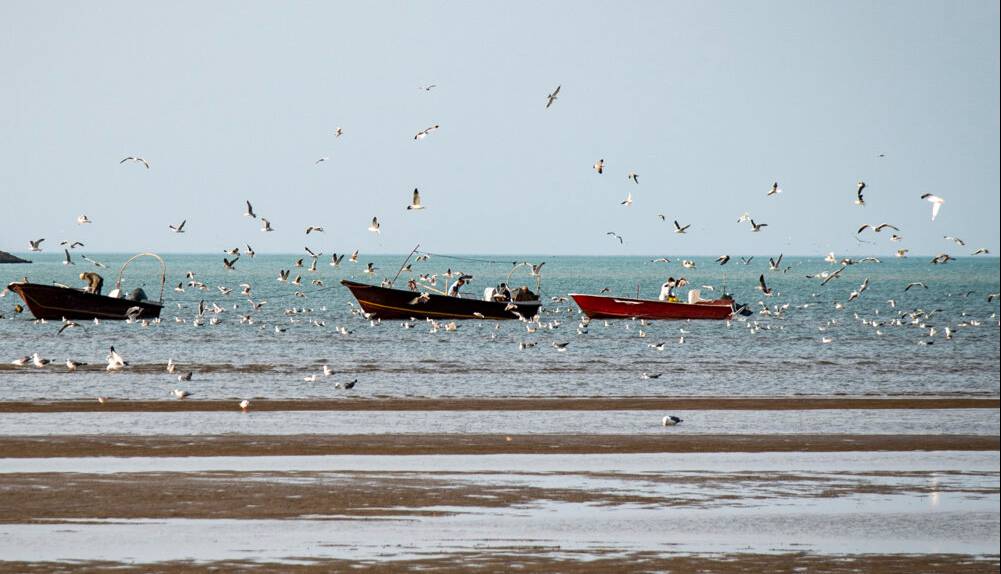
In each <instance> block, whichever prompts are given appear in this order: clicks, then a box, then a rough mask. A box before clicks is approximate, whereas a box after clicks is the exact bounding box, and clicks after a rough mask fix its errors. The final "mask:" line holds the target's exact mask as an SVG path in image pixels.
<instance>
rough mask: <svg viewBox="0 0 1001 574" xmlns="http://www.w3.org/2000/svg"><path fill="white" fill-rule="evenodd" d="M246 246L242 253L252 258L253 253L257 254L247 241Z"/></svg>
mask: <svg viewBox="0 0 1001 574" xmlns="http://www.w3.org/2000/svg"><path fill="white" fill-rule="evenodd" d="M246 247H247V248H246V249H245V250H244V251H243V254H244V255H246V256H247V257H250V258H251V259H253V258H254V255H257V252H255V251H254V248H253V247H251V246H250V244H249V243H248V244H247V245H246Z"/></svg>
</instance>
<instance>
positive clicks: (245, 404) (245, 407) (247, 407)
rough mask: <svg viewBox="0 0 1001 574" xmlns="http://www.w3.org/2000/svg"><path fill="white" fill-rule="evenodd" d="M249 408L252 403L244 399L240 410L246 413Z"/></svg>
mask: <svg viewBox="0 0 1001 574" xmlns="http://www.w3.org/2000/svg"><path fill="white" fill-rule="evenodd" d="M249 408H250V401H248V400H247V399H243V400H242V401H240V410H242V411H244V412H246V411H247V409H249Z"/></svg>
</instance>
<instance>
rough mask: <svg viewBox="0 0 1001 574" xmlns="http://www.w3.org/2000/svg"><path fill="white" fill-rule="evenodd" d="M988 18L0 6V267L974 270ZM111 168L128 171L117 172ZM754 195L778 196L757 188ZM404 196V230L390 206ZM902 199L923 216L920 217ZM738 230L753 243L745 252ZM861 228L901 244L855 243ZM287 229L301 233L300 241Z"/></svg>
mask: <svg viewBox="0 0 1001 574" xmlns="http://www.w3.org/2000/svg"><path fill="white" fill-rule="evenodd" d="M998 12H999V10H998V3H997V2H996V1H983V2H975V1H970V2H911V1H906V2H871V1H864V2H833V1H832V2H801V1H789V2H702V1H700V2H661V1H651V2H621V3H620V2H615V3H611V2H609V3H605V2H600V3H599V2H577V1H574V2H476V3H473V2H423V1H408V2H402V1H401V2H378V3H377V2H247V1H239V2H161V3H148V2H80V3H72V2H13V1H9V0H2V1H0V69H2V70H3V75H4V79H3V82H2V84H0V132H2V134H3V137H0V193H2V197H3V201H2V206H0V249H8V250H13V251H24V250H26V248H27V241H28V239H35V238H39V237H46V238H47V241H46V243H45V244H44V246H45V247H46V248H47V249H46V250H47V251H50V252H51V251H58V242H59V241H60V240H61V239H79V240H81V241H84V242H86V243H87V248H88V251H92V252H98V251H138V250H142V249H154V250H158V251H162V252H178V251H200V252H216V251H220V250H222V249H224V248H226V247H232V246H237V245H240V246H241V247H242V245H243V244H244V243H247V242H249V243H250V244H251V245H253V247H254V248H255V249H257V250H258V251H261V252H274V251H291V252H298V251H301V250H302V247H303V246H304V245H307V244H308V245H310V246H312V247H314V248H316V249H322V250H323V251H325V252H328V253H329V252H331V251H338V252H341V251H349V250H352V249H355V248H360V249H362V250H363V251H365V252H369V253H374V252H407V251H409V250H410V248H412V247H413V245H414V244H415V243H417V242H418V241H420V242H421V243H422V244H423V245H424V247H425V248H426V249H428V250H430V251H437V252H465V253H567V254H571V253H572V254H613V253H629V254H664V255H670V254H706V255H718V254H721V253H733V254H736V253H761V254H776V253H778V252H785V253H787V254H814V253H816V254H820V253H826V252H827V251H829V250H835V251H837V252H838V253H839V254H840V253H849V252H851V253H877V254H889V253H892V252H893V250H894V249H895V248H897V247H907V248H910V249H911V250H912V252H913V253H915V254H917V253H938V252H942V251H948V252H949V253H952V254H954V255H960V254H969V252H972V251H973V249H975V248H977V247H981V246H983V247H988V248H990V249H991V250H992V252H995V253H996V252H997V251H998V248H999V200H998V195H999V160H998V157H999V72H998V69H999V57H998V46H999V32H998V18H999V13H998ZM428 83H434V84H437V86H438V87H437V88H435V89H434V90H432V91H431V92H424V91H421V90H419V89H418V86H420V85H421V84H428ZM558 84H562V86H563V89H562V92H561V93H560V99H559V100H558V101H557V102H556V103H555V104H554V105H553V107H552V108H550V109H548V110H547V109H545V103H546V94H547V93H549V92H550V91H551V90H553V89H554V88H555V87H556V86H557V85H558ZM432 124H440V125H441V129H440V130H438V131H437V132H436V133H433V134H431V135H430V136H429V137H427V138H426V139H424V140H423V141H420V142H415V141H414V140H413V136H414V134H415V133H417V131H418V130H421V129H423V128H425V127H427V126H430V125H432ZM338 126H340V127H342V128H343V129H344V135H343V137H340V138H336V139H335V137H334V129H335V128H336V127H338ZM881 153H882V154H886V157H885V158H880V157H878V156H879V154H881ZM130 154H140V155H142V156H143V157H145V158H147V159H148V160H149V161H150V163H151V164H152V169H150V170H148V171H147V170H145V169H143V168H142V167H141V166H139V165H137V164H125V165H119V163H118V162H119V160H120V159H121V158H123V157H125V156H127V155H130ZM322 156H329V157H330V161H328V162H325V163H322V164H320V165H314V162H315V160H316V159H318V158H320V157H322ZM599 158H604V159H605V161H606V171H605V174H604V175H598V174H596V173H595V171H594V170H593V169H592V167H591V166H592V164H593V163H594V162H595V161H597V160H598V159H599ZM629 171H635V172H637V173H638V174H639V182H640V183H639V185H636V184H634V183H632V182H631V181H628V180H627V179H626V174H627V173H628V172H629ZM859 179H863V180H865V181H866V182H867V184H868V188H867V190H866V202H867V205H866V207H864V208H861V207H858V206H856V205H854V204H853V199H854V192H855V183H856V181H858V180H859ZM773 181H778V182H779V184H780V186H781V187H782V189H783V190H784V192H783V193H782V194H781V195H779V196H777V197H766V196H765V194H766V192H767V191H768V189H769V188H770V186H771V184H772V182H773ZM414 187H419V188H420V189H421V192H422V195H423V196H424V202H425V204H426V205H427V209H426V210H424V211H422V212H407V211H406V210H405V209H404V208H405V206H406V205H407V203H408V202H409V199H410V193H411V191H412V190H413V188H414ZM630 191H631V192H632V193H633V197H634V200H635V203H634V204H633V206H632V207H628V208H627V207H623V206H620V205H619V202H620V201H622V200H623V199H624V198H625V196H626V194H627V193H628V192H630ZM926 192H932V193H936V194H938V195H941V196H942V197H944V198H945V199H946V204H945V205H944V206H943V208H942V213H941V215H940V217H939V218H938V220H937V221H935V222H934V223H931V222H930V221H929V219H930V211H931V210H930V205H929V204H928V203H927V202H924V201H922V200H921V199H919V196H920V195H921V194H923V193H926ZM244 199H250V200H252V201H253V202H254V205H255V207H256V209H257V211H258V212H259V213H260V214H263V215H264V216H266V217H268V218H269V219H270V220H271V221H272V223H273V225H274V227H275V229H276V230H277V231H275V232H274V233H268V234H265V233H262V232H260V231H259V230H258V224H257V223H256V222H254V221H252V220H249V219H247V218H244V217H242V215H241V214H242V213H243V200H244ZM744 211H749V212H750V213H751V215H752V216H754V218H755V219H756V220H757V221H763V222H766V223H768V227H767V228H765V229H764V231H762V232H761V233H753V234H752V233H751V232H750V226H749V225H748V224H737V223H736V220H737V218H738V216H739V215H740V214H741V213H742V212H744ZM81 213H86V214H87V215H89V216H90V218H91V219H93V221H94V223H93V224H92V225H89V226H78V225H76V224H75V222H74V221H75V219H76V216H77V215H79V214H81ZM658 213H664V214H665V215H666V216H667V218H668V223H663V222H661V221H660V220H659V219H658V218H657V216H656V214H658ZM372 216H378V217H379V218H380V220H381V221H382V222H383V226H382V234H381V235H378V236H376V235H375V234H372V233H370V232H368V231H366V227H367V226H368V222H369V221H370V220H371V218H372ZM182 219H187V229H188V232H187V233H185V234H183V235H176V234H173V233H171V232H170V231H168V229H167V225H168V224H170V223H178V222H180V221H181V220H182ZM672 219H678V220H679V221H681V223H682V224H689V223H690V224H691V225H692V227H691V229H690V232H689V233H688V234H687V235H683V236H679V235H675V234H674V233H672V229H671V224H670V220H672ZM884 221H887V222H891V223H894V224H896V225H898V226H900V227H901V230H902V231H901V235H903V236H904V238H905V239H904V241H903V242H901V243H900V244H894V243H890V242H889V240H888V235H887V234H882V235H877V236H872V238H875V239H876V240H877V242H876V243H874V244H871V245H861V246H860V245H858V244H857V243H856V241H855V239H854V238H853V237H854V231H855V229H857V228H858V226H859V225H861V224H862V223H880V222H884ZM311 224H312V225H323V226H324V227H326V230H327V232H326V234H322V235H320V236H319V237H317V236H313V235H311V236H310V237H309V240H308V241H307V238H306V236H305V235H304V228H305V226H306V225H311ZM607 231H615V232H618V233H620V234H621V235H622V236H623V237H624V238H625V243H624V245H619V244H618V242H617V241H615V240H614V239H612V238H611V237H608V236H606V235H605V233H606V232H607ZM943 235H957V236H960V237H962V238H963V239H965V240H966V241H967V247H965V248H958V247H956V246H955V245H954V244H952V243H951V242H947V241H945V240H943V239H942V236H943Z"/></svg>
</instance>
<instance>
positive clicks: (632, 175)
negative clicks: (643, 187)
mask: <svg viewBox="0 0 1001 574" xmlns="http://www.w3.org/2000/svg"><path fill="white" fill-rule="evenodd" d="M626 179H631V180H633V183H635V184H637V185H639V182H640V176H639V174H637V173H636V172H635V171H631V172H629V173H628V174H626Z"/></svg>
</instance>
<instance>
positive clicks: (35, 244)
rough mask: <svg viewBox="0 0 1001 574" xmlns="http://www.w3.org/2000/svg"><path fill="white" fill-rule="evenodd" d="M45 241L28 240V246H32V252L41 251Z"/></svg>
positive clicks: (42, 239) (43, 239)
mask: <svg viewBox="0 0 1001 574" xmlns="http://www.w3.org/2000/svg"><path fill="white" fill-rule="evenodd" d="M43 241H45V238H44V237H43V238H41V239H29V240H28V245H30V246H31V250H32V251H41V250H42V242H43Z"/></svg>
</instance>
